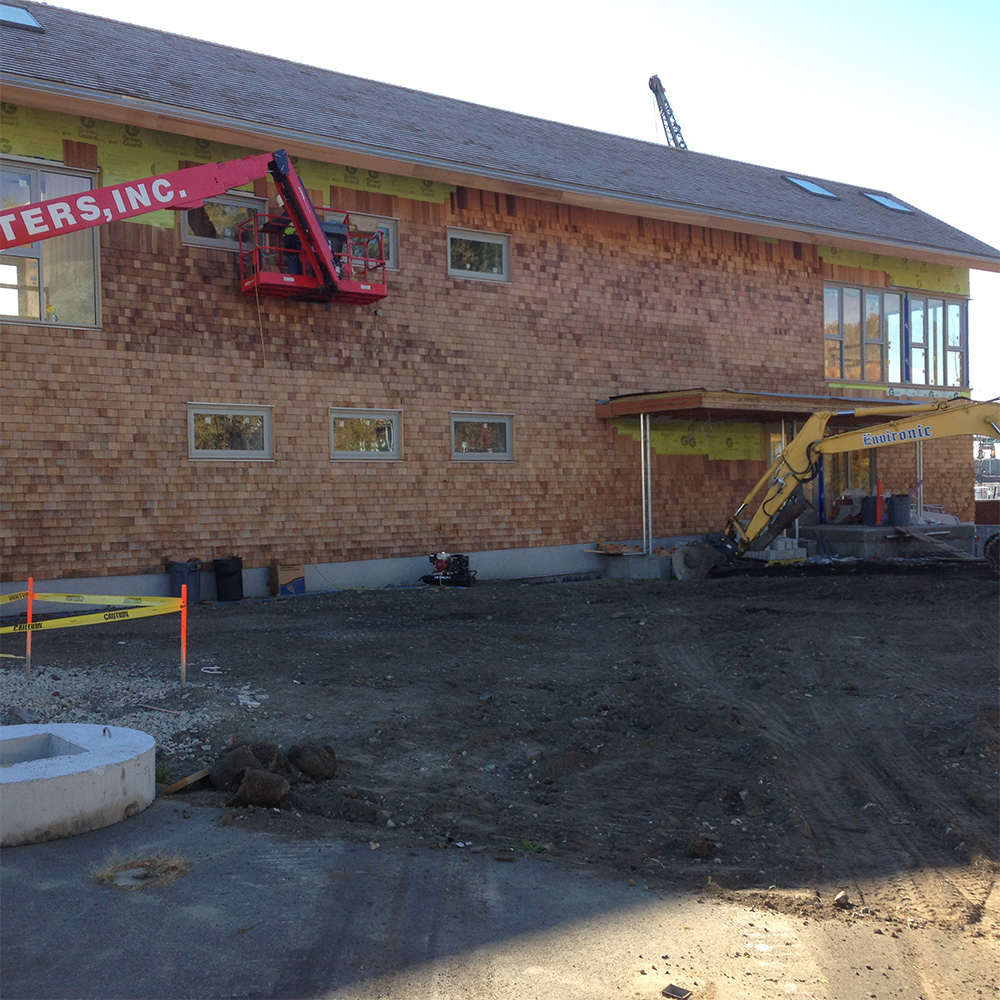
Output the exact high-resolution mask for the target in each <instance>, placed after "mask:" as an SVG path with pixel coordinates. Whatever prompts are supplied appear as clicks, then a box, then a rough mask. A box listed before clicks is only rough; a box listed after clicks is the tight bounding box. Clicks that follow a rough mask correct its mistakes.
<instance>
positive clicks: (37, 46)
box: [0, 3, 1000, 270]
mask: <svg viewBox="0 0 1000 1000" xmlns="http://www.w3.org/2000/svg"><path fill="white" fill-rule="evenodd" d="M23 6H24V7H25V8H26V9H28V10H29V11H30V12H31V13H33V14H34V16H35V17H36V18H37V19H38V20H39V22H40V23H41V24H42V25H43V27H44V32H42V33H37V32H28V31H23V30H19V29H13V28H4V29H3V35H4V41H3V61H2V69H0V80H3V81H4V82H7V83H11V84H18V85H22V86H29V85H35V86H41V87H44V88H45V89H47V90H49V91H50V92H51V93H54V94H57V95H58V94H66V95H68V94H71V93H74V92H75V93H81V92H82V93H83V94H85V95H89V96H91V97H93V98H95V99H98V100H101V99H107V100H108V101H111V102H113V103H116V104H121V103H122V101H123V99H124V101H125V102H126V103H129V102H132V103H134V102H136V101H141V102H149V104H151V105H153V106H154V107H159V108H164V109H176V111H177V113H178V116H179V117H184V116H185V115H187V116H196V117H199V118H201V119H202V120H205V119H206V118H207V119H209V120H212V119H214V120H217V121H218V122H219V123H220V124H224V123H228V124H234V123H238V124H239V125H240V126H241V127H243V128H245V129H247V128H248V129H253V128H255V127H256V128H258V129H260V130H261V131H265V132H267V133H269V134H271V135H277V136H281V135H288V136H293V135H296V134H297V135H300V136H303V137H307V136H308V137H309V138H310V139H311V140H314V141H316V142H318V143H319V144H321V145H326V146H328V147H329V148H330V150H331V151H334V150H336V149H338V148H340V149H350V150H352V151H354V152H362V153H364V152H368V153H371V154H372V155H378V156H380V157H385V158H388V159H391V160H396V161H399V162H403V163H418V164H427V165H430V166H433V167H439V168H445V169H451V170H458V171H461V172H462V173H464V174H467V175H471V176H475V177H481V178H484V179H486V178H489V179H493V180H494V181H497V180H499V181H508V182H514V183H521V184H529V185H532V186H533V187H536V188H543V189H544V188H550V189H552V190H553V191H554V192H562V191H569V192H576V193H579V194H582V195H588V196H593V197H597V198H609V199H612V200H614V201H619V202H621V203H622V209H623V211H630V212H635V211H636V210H637V209H636V205H639V206H641V205H644V204H645V205H648V206H650V209H651V210H653V209H656V210H658V211H657V214H659V215H662V214H663V211H664V210H667V211H668V212H669V211H670V210H677V211H683V212H693V213H695V214H697V215H699V216H704V217H705V220H706V224H711V221H712V220H717V222H718V223H719V224H721V225H722V228H730V229H737V230H738V229H739V228H740V226H739V223H740V221H744V222H747V223H757V224H764V225H774V226H777V227H779V228H789V229H792V230H804V231H807V232H810V233H813V234H814V235H815V236H816V237H817V238H818V239H820V240H822V238H823V237H824V236H829V237H830V239H831V241H835V237H836V236H837V235H840V236H843V237H847V238H854V239H860V240H871V241H874V242H878V243H880V244H882V245H891V246H896V247H899V248H900V255H902V256H905V255H906V254H905V252H903V251H905V249H906V248H908V247H909V248H913V250H914V251H917V250H919V249H924V250H930V251H935V252H938V253H943V254H944V255H946V256H956V257H963V258H967V259H968V258H972V259H975V260H977V261H981V262H982V264H983V265H985V266H986V267H987V268H988V269H990V270H997V269H998V268H1000V251H997V250H996V249H995V248H993V247H991V246H988V245H987V244H985V243H983V242H981V241H980V240H977V239H975V238H974V237H972V236H969V235H968V234H966V233H963V232H961V231H960V230H958V229H955V228H954V227H953V226H949V225H948V224H947V223H944V222H942V221H940V220H938V219H936V218H934V217H933V216H931V215H928V214H927V213H925V212H922V211H920V210H919V209H917V208H916V207H915V206H913V205H909V204H907V203H906V202H903V201H902V199H899V198H896V197H895V196H892V197H893V198H894V200H895V201H897V202H900V203H901V204H904V205H906V206H907V207H908V208H910V209H912V211H911V212H899V211H893V210H891V209H887V208H884V207H883V206H881V205H878V204H876V203H875V202H873V201H872V200H871V199H869V198H866V197H865V196H864V195H863V194H862V190H864V189H861V188H858V187H857V186H854V185H850V184H844V183H840V182H837V181H833V180H826V179H821V178H809V179H811V180H815V181H817V182H818V183H820V184H821V185H822V186H823V187H824V188H826V189H827V190H829V191H830V192H831V193H833V194H834V195H836V196H837V197H836V198H824V197H821V196H816V195H811V194H807V193H806V192H804V191H801V190H800V189H798V188H797V187H796V186H795V185H794V184H791V183H790V182H789V181H787V180H786V179H785V177H784V175H783V172H782V171H780V170H777V169H773V168H768V167H761V166H756V165H752V164H747V163H741V162H738V161H734V160H727V159H723V158H721V157H716V156H710V155H707V154H704V153H696V152H692V151H683V150H677V149H673V148H670V147H668V146H664V145H658V144H656V143H649V142H640V141H638V140H635V139H627V138H623V137H621V136H615V135H608V134H605V133H602V132H595V131H591V130H588V129H582V128H577V127H575V126H570V125H563V124H559V123H556V122H550V121H545V120H542V119H538V118H532V117H530V116H526V115H520V114H514V113H511V112H507V111H501V110H498V109H495V108H487V107H482V106H480V105H475V104H471V103H468V102H464V101H458V100H454V99H451V98H446V97H440V96H436V95H432V94H426V93H422V92H420V91H416V90H408V89H406V88H401V87H397V86H393V85H389V84H383V83H378V82H375V81H372V80H365V79H361V78H359V77H354V76H348V75H345V74H342V73H336V72H332V71H329V70H323V69H318V68H315V67H311V66H304V65H300V64H297V63H292V62H288V61H286V60H282V59H275V58H274V57H271V56H267V55H261V54H257V53H252V52H246V51H242V50H239V49H234V48H229V47H226V46H221V45H216V44H212V43H209V42H203V41H198V40H196V39H192V38H187V37H183V36H180V35H173V34H169V33H166V32H161V31H155V30H152V29H148V28H141V27H137V26H134V25H129V24H124V23H121V22H118V21H112V20H108V19H106V18H101V17H94V16H91V15H87V14H79V13H75V12H72V11H67V10H63V9H61V8H58V7H50V6H47V5H43V4H35V3H24V4H23ZM15 32H16V34H15ZM876 193H887V192H876ZM724 223H728V224H724Z"/></svg>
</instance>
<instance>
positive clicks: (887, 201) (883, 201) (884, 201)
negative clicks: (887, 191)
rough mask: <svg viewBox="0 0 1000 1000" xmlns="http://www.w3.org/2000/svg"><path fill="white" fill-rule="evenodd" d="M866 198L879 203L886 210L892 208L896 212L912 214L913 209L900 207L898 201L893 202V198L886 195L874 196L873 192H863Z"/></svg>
mask: <svg viewBox="0 0 1000 1000" xmlns="http://www.w3.org/2000/svg"><path fill="white" fill-rule="evenodd" d="M861 193H862V194H863V195H864V196H865V197H866V198H871V200H872V201H877V202H878V203H879V204H880V205H883V206H884V207H885V208H891V209H892V210H893V211H894V212H912V211H913V209H912V208H907V207H906V206H905V205H900V203H899V202H898V201H893V200H892V198H890V197H888V196H887V195H884V194H872V192H871V191H862V192H861Z"/></svg>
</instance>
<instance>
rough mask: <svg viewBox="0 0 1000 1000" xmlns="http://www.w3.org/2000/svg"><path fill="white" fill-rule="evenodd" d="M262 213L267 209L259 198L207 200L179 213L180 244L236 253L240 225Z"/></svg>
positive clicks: (237, 197) (227, 196) (234, 196)
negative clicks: (229, 250) (182, 242)
mask: <svg viewBox="0 0 1000 1000" xmlns="http://www.w3.org/2000/svg"><path fill="white" fill-rule="evenodd" d="M266 210H267V205H266V203H265V202H264V201H262V200H261V199H260V198H249V197H247V198H241V197H240V196H239V195H230V194H227V195H221V196H220V197H218V198H209V199H207V200H206V201H205V204H204V205H202V206H201V207H200V208H189V209H188V210H187V211H186V212H184V213H182V217H181V227H182V229H181V232H182V233H183V234H184V242H185V243H188V244H195V245H200V246H210V247H226V248H228V249H231V250H239V248H240V242H239V237H240V234H239V228H240V224H241V223H243V222H246V220H247V219H250V218H252V217H253V216H255V215H258V214H259V213H262V212H265V211H266Z"/></svg>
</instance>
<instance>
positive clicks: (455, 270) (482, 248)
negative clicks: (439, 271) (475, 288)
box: [448, 229, 510, 281]
mask: <svg viewBox="0 0 1000 1000" xmlns="http://www.w3.org/2000/svg"><path fill="white" fill-rule="evenodd" d="M509 258H510V240H509V239H508V237H506V236H499V235H497V234H495V233H480V232H474V231H471V230H466V229H449V230H448V273H449V274H450V275H451V276H452V277H453V278H481V279H484V280H486V281H509V280H510V260H509Z"/></svg>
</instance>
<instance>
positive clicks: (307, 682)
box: [2, 564, 1000, 996]
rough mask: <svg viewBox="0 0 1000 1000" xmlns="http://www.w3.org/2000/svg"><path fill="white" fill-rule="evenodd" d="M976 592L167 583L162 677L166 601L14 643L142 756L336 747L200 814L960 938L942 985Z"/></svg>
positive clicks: (964, 826)
mask: <svg viewBox="0 0 1000 1000" xmlns="http://www.w3.org/2000/svg"><path fill="white" fill-rule="evenodd" d="M997 598H998V588H997V581H996V578H995V577H994V576H992V575H991V574H990V572H989V571H988V570H987V569H986V568H985V567H983V566H971V567H970V566H968V565H955V564H932V565H929V566H917V567H914V568H912V569H903V568H899V567H896V568H893V569H891V570H890V569H887V568H882V569H879V568H877V567H864V566H855V567H853V568H845V567H834V568H823V569H822V570H809V569H806V568H800V569H786V570H783V571H781V572H780V573H775V572H773V571H762V572H756V573H752V574H735V575H731V576H726V577H722V578H719V579H713V580H706V581H702V582H690V583H678V582H676V581H673V582H671V581H627V580H577V581H562V582H551V581H549V582H527V583H522V582H497V583H491V582H480V583H477V584H476V585H475V586H474V587H471V588H467V589H460V588H453V589H442V590H438V589H433V588H413V589H387V590H361V591H341V592H335V593H330V594H322V595H308V596H305V597H298V598H291V599H273V600H262V601H257V600H248V601H244V602H241V603H238V604H205V605H201V606H199V607H197V608H195V609H192V612H191V616H190V626H189V630H190V635H189V654H188V657H189V658H188V675H187V684H186V686H185V687H184V688H183V689H182V688H181V687H180V685H179V676H178V675H179V670H178V644H177V629H178V623H177V619H176V617H175V616H170V617H161V618H149V619H143V620H136V621H130V622H123V623H120V624H116V625H114V626H109V627H107V628H104V627H101V628H86V629H65V630H54V631H47V632H44V633H36V635H35V648H36V653H35V661H36V666H35V671H36V672H37V673H40V674H42V675H45V674H46V673H47V674H48V675H49V676H52V675H54V676H55V677H56V680H57V681H58V680H59V678H60V677H65V678H66V679H67V680H68V679H69V678H70V677H75V678H81V677H83V678H90V680H91V682H92V684H91V687H90V688H88V691H89V693H87V694H85V695H82V696H81V695H79V694H77V695H75V696H74V697H73V699H72V704H70V705H68V706H67V705H64V704H62V703H61V702H60V698H63V699H65V697H66V696H65V693H64V692H62V691H56V693H55V695H54V696H53V697H52V698H51V699H50V704H49V705H48V707H46V708H43V709H42V710H41V712H40V715H41V718H42V719H44V720H46V721H83V720H84V718H86V717H87V716H88V713H89V714H90V715H92V716H93V718H92V719H90V721H100V722H104V723H111V724H117V725H128V726H134V727H136V728H144V722H145V723H148V725H149V726H150V727H152V726H154V725H156V726H159V727H161V728H162V727H163V726H169V727H172V728H171V731H170V733H169V735H168V736H166V737H161V738H160V739H159V750H158V762H159V764H160V765H161V766H162V767H163V768H164V769H165V770H166V771H169V780H176V779H178V778H182V777H184V776H186V775H190V774H192V773H193V772H195V771H197V770H198V769H200V768H203V767H207V766H209V765H211V764H213V763H214V762H216V761H217V760H218V759H219V757H220V756H221V755H222V753H223V752H224V750H225V749H226V748H228V747H232V746H236V745H239V744H242V743H245V742H248V741H271V742H274V743H276V744H278V745H279V746H280V748H282V750H287V749H288V748H289V747H291V746H292V745H294V744H302V743H318V744H323V745H328V746H330V747H332V748H333V749H334V750H335V752H336V756H337V758H338V770H337V774H336V776H335V777H333V778H331V779H330V780H326V781H322V782H300V783H298V784H295V785H293V787H292V790H291V792H290V794H289V795H288V796H287V797H286V798H285V799H284V800H283V801H282V802H281V808H280V809H277V810H275V809H267V808H249V809H240V808H232V809H230V810H229V811H228V812H227V813H226V816H225V819H224V820H223V822H230V823H232V822H239V823H243V824H247V825H249V826H255V827H258V828H260V829H266V830H272V831H277V832H280V833H283V834H288V835H292V836H304V837H319V836H324V837H325V836H330V837H339V838H348V839H353V840H360V841H373V842H379V843H383V844H384V843H386V842H387V841H393V840H395V841H401V842H404V843H412V844H413V845H414V846H418V845H422V846H424V847H436V848H456V847H462V848H467V849H470V850H483V849H486V850H489V851H491V852H494V853H495V854H497V855H498V856H499V855H500V854H501V853H502V852H511V851H512V849H513V851H514V852H515V853H516V852H517V851H527V852H532V853H538V854H544V855H545V856H546V857H547V858H549V859H551V860H552V861H553V862H554V863H557V864H566V865H594V866H599V867H601V868H603V869H605V870H607V871H608V872H609V873H611V874H612V875H614V876H615V877H624V878H626V879H628V880H630V881H634V882H635V883H636V884H638V885H641V886H646V887H649V888H650V889H652V890H657V889H663V888H667V887H673V888H676V889H681V890H686V889H698V890H700V891H702V892H706V891H709V892H712V893H714V894H716V895H717V896H719V897H722V898H738V899H740V900H742V901H743V902H749V903H751V904H753V905H757V906H759V907H761V908H762V909H767V910H771V911H778V912H782V913H785V914H789V915H794V916H796V917H801V918H803V919H810V920H822V919H829V920H842V921H847V922H857V921H862V920H864V921H869V922H871V924H872V926H873V928H874V931H875V933H876V934H883V933H884V934H885V935H886V936H891V937H894V938H895V937H898V936H899V935H901V934H904V933H906V932H910V931H912V930H913V929H914V928H929V929H934V930H935V931H936V932H938V933H940V934H943V935H950V936H952V937H957V938H963V939H965V938H976V939H986V940H984V941H982V943H983V944H987V943H991V944H990V947H989V948H987V949H986V951H985V952H984V951H983V950H982V949H980V950H979V952H978V954H979V955H980V956H981V957H980V958H979V959H978V960H977V961H979V962H983V958H982V956H983V955H985V956H986V958H987V960H986V961H985V964H984V965H982V967H981V968H980V969H979V970H978V971H976V972H975V974H974V975H973V973H972V971H971V970H970V977H971V978H970V979H969V980H968V982H969V983H970V984H973V983H974V984H975V989H973V988H972V986H971V985H970V989H969V992H968V994H967V995H968V996H979V995H989V996H994V995H1000V974H997V973H995V972H989V971H988V970H989V969H990V968H992V967H993V965H992V963H993V962H995V960H996V957H997V955H998V953H1000V952H998V950H997V943H998V942H1000V889H998V888H997V874H998V871H1000V864H998V862H1000V856H998V758H1000V734H998V692H997V682H998V649H1000V639H998V613H997V612H998V600H997ZM2 662H4V664H5V666H4V667H3V669H4V670H5V671H9V670H12V669H20V668H19V667H14V666H12V664H13V663H14V662H15V661H2ZM126 674H127V675H130V676H135V675H139V676H146V677H149V678H151V679H157V680H158V681H162V682H164V683H163V686H162V688H158V689H156V690H155V691H152V693H150V694H148V695H147V696H146V697H144V698H143V700H142V704H144V705H146V706H147V707H145V708H140V707H139V706H138V705H137V704H136V703H135V698H134V696H133V697H132V700H131V701H130V702H129V701H128V699H126V701H125V702H124V703H123V702H121V701H120V700H119V701H118V702H115V701H114V699H109V698H106V697H103V696H102V694H101V690H102V685H109V684H110V679H111V678H114V677H115V676H116V675H117V676H121V675H126ZM65 686H67V687H68V685H65ZM71 709H72V711H70V710H71ZM164 777H166V775H164ZM161 791H162V789H161ZM177 797H178V798H179V799H182V800H184V801H185V802H186V803H188V804H190V806H191V807H196V806H198V805H199V804H204V805H213V806H218V805H225V804H226V802H227V801H228V800H229V799H230V798H231V795H230V793H227V792H221V791H218V790H214V789H212V788H210V787H207V786H206V783H205V782H202V783H200V784H196V785H192V786H191V787H190V788H188V789H185V790H184V791H182V792H180V793H177ZM841 890H843V891H845V892H846V893H847V899H846V900H844V902H845V904H846V905H843V906H836V905H834V903H833V899H834V896H835V894H836V893H837V892H839V891H841ZM970 961H971V958H970ZM984 970H986V971H984ZM976 990H978V991H979V992H978V993H977V992H976ZM872 995H874V994H872ZM928 995H936V994H933V993H932V992H929V993H928Z"/></svg>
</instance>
